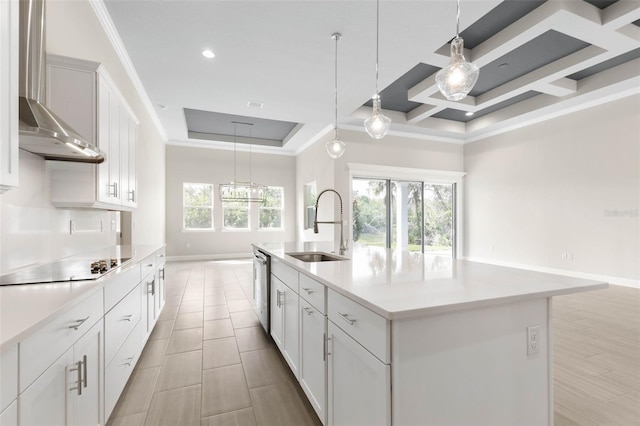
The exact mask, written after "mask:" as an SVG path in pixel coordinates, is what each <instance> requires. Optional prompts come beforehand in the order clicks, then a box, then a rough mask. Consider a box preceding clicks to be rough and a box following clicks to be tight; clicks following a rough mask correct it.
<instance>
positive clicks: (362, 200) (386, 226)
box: [352, 178, 455, 256]
mask: <svg viewBox="0 0 640 426" xmlns="http://www.w3.org/2000/svg"><path fill="white" fill-rule="evenodd" d="M352 196H353V198H352V203H353V208H352V214H353V217H352V223H353V240H354V243H358V244H365V245H372V246H378V247H389V248H394V249H395V248H400V249H403V250H409V251H417V252H424V253H431V254H439V255H449V256H453V254H454V253H455V184H434V183H427V182H421V181H400V180H391V179H366V178H353V180H352Z"/></svg>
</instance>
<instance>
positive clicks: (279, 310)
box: [270, 274, 285, 351]
mask: <svg viewBox="0 0 640 426" xmlns="http://www.w3.org/2000/svg"><path fill="white" fill-rule="evenodd" d="M284 288H285V285H284V284H282V282H281V281H280V280H279V279H277V278H276V277H275V275H273V274H272V275H271V321H270V323H271V337H273V340H274V341H275V342H276V345H277V346H278V347H279V348H280V351H283V350H284V322H283V321H284V306H282V304H281V300H282V294H283V293H284V292H283V289H284Z"/></svg>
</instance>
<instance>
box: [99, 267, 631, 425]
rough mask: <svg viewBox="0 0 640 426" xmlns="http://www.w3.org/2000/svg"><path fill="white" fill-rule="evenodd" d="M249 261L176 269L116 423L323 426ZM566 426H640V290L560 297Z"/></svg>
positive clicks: (558, 409) (560, 415) (561, 420)
mask: <svg viewBox="0 0 640 426" xmlns="http://www.w3.org/2000/svg"><path fill="white" fill-rule="evenodd" d="M251 274H252V267H251V262H250V261H249V260H237V261H220V262H205V261H202V262H179V263H178V262H175V263H174V262H171V263H168V264H167V268H166V306H165V308H164V310H163V312H162V314H161V317H160V319H159V321H158V323H157V324H156V327H155V329H154V331H153V333H152V335H151V337H150V339H149V342H148V343H147V346H146V347H145V350H144V352H143V354H142V356H141V358H140V360H139V362H138V364H137V366H136V369H135V370H134V373H133V375H132V376H131V378H130V380H129V383H128V384H127V387H126V388H125V391H124V392H123V394H122V397H121V398H120V400H119V402H118V404H117V405H116V408H115V409H114V412H113V413H112V415H111V419H110V421H109V423H108V424H109V425H113V426H121V425H132V426H133V425H172V426H174V425H180V426H188V425H202V426H213V425H218V426H219V425H229V426H232V425H236V426H259V425H265V426H282V425H291V426H304V425H316V426H317V425H320V421H319V420H318V418H317V417H316V415H315V413H314V412H313V409H312V408H311V406H310V405H309V403H308V402H307V401H306V398H305V396H304V394H303V392H302V390H301V389H300V387H299V385H298V384H297V382H296V380H295V378H294V377H293V376H292V374H291V373H290V371H289V369H288V367H287V366H286V364H285V362H284V360H283V359H282V357H281V356H280V355H279V352H277V349H276V347H275V346H274V344H273V343H272V341H271V340H270V339H269V338H268V337H267V336H266V334H265V333H264V331H263V330H262V328H261V326H260V324H259V323H258V319H257V317H256V316H255V314H254V313H253V311H252V310H251V306H250V304H249V301H248V299H247V295H248V294H249V291H250V289H251V279H252V275H251ZM554 351H555V353H554V377H555V383H554V393H555V425H556V426H577V425H581V426H596V425H598V426H605V425H606V426H631V425H639V424H640V290H637V289H630V288H625V287H617V286H611V287H610V288H609V289H606V290H599V291H593V292H586V293H577V294H573V295H567V296H560V297H556V298H554Z"/></svg>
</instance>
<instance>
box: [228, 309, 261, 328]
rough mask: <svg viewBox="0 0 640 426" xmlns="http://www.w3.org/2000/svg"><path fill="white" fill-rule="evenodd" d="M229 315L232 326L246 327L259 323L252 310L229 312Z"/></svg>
mask: <svg viewBox="0 0 640 426" xmlns="http://www.w3.org/2000/svg"><path fill="white" fill-rule="evenodd" d="M229 315H230V316H231V322H232V323H233V328H246V327H255V326H257V325H260V321H258V317H257V316H256V314H255V312H253V311H241V312H231V313H230V314H229Z"/></svg>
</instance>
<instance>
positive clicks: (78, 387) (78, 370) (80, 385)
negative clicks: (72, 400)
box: [69, 361, 82, 395]
mask: <svg viewBox="0 0 640 426" xmlns="http://www.w3.org/2000/svg"><path fill="white" fill-rule="evenodd" d="M75 366H76V368H72V369H71V370H70V371H77V372H78V386H76V387H74V388H70V389H69V390H77V391H78V395H82V361H78V362H76V363H75Z"/></svg>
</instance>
